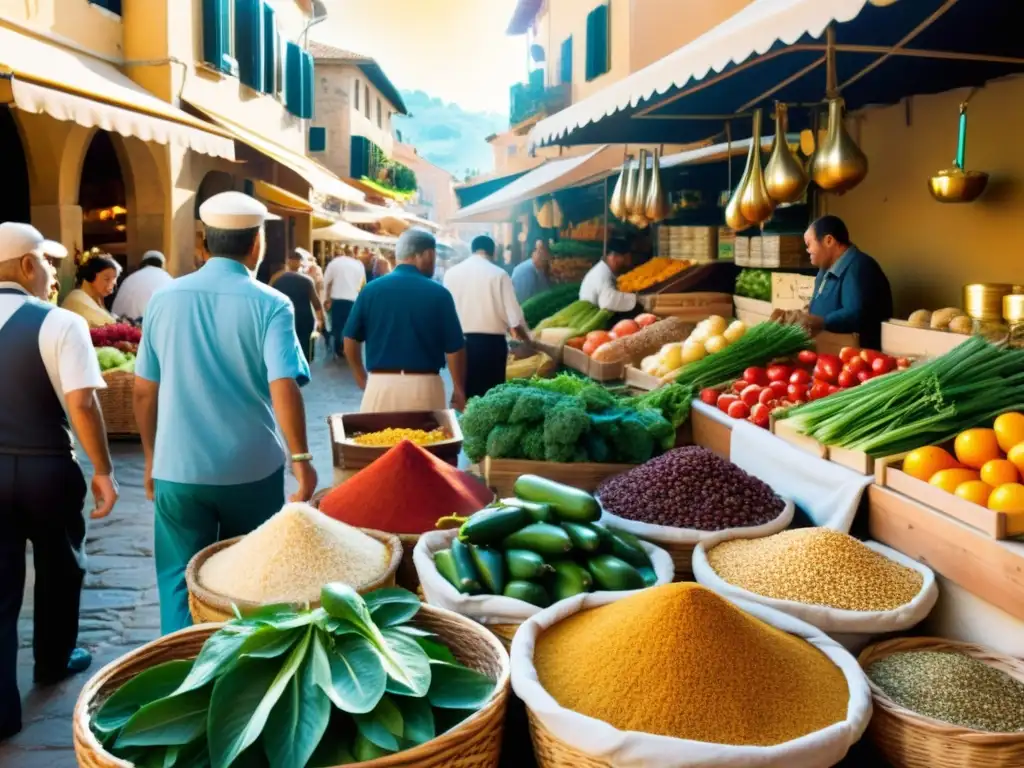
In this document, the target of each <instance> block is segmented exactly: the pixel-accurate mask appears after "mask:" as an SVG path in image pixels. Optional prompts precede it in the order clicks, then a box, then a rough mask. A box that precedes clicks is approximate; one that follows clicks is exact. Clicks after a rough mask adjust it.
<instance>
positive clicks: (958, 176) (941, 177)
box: [928, 102, 988, 203]
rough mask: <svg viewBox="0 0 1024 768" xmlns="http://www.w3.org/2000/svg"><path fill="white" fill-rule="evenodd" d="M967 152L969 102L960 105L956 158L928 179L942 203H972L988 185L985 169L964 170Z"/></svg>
mask: <svg viewBox="0 0 1024 768" xmlns="http://www.w3.org/2000/svg"><path fill="white" fill-rule="evenodd" d="M966 153H967V103H966V102H964V103H963V104H961V105H960V131H959V135H958V138H957V145H956V160H954V161H953V167H952V168H946V169H945V170H942V171H939V172H938V173H937V174H935V175H934V176H932V177H931V178H930V179H928V191H929V192H931V193H932V197H934V198H935V199H936V200H938V201H939V202H940V203H970V202H972V201H974V200H977V199H978V197H980V196H981V193H982V192H984V191H985V187H987V186H988V174H987V173H985V172H983V171H967V170H964V160H965V155H966Z"/></svg>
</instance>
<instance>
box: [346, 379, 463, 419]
mask: <svg viewBox="0 0 1024 768" xmlns="http://www.w3.org/2000/svg"><path fill="white" fill-rule="evenodd" d="M447 407H448V404H447V402H446V401H445V396H444V382H443V381H441V377H440V376H438V375H434V376H424V375H422V374H401V373H371V374H370V376H369V378H368V379H367V381H366V391H365V392H364V393H363V403H362V406H361V407H360V409H359V410H360V412H361V413H384V412H389V411H442V410H444V409H445V408H447Z"/></svg>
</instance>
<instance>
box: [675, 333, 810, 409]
mask: <svg viewBox="0 0 1024 768" xmlns="http://www.w3.org/2000/svg"><path fill="white" fill-rule="evenodd" d="M810 345H811V339H810V337H809V336H808V335H807V332H806V331H804V330H803V329H802V328H800V327H798V326H795V325H779V324H778V323H758V324H757V325H755V326H754V327H753V328H751V329H749V330H748V331H747V332H746V333H745V334H744V335H743V337H742V338H741V339H739V340H738V341H736V342H734V343H732V344H730V345H729V346H728V347H726V348H725V349H723V350H722V351H721V352H716V353H715V354H713V355H708V356H707V357H705V358H704V359H702V360H698V361H697V362H695V363H690V364H689V365H687V366H685V367H683V369H682V372H681V373H680V374H679V376H678V377H677V378H676V380H675V383H676V384H677V385H678V386H680V387H686V388H687V389H689V390H690V391H691V393H692V392H694V391H697V390H700V389H703V388H704V387H713V386H716V385H719V384H722V383H723V382H726V381H733V380H735V379H738V378H739V377H740V376H741V375H742V374H743V371H744V370H746V369H747V368H749V367H750V366H752V365H761V364H762V363H764V361H765V360H774V359H775V358H779V357H789V356H791V355H794V354H796V353H797V352H799V351H800V350H801V349H806V348H808V347H809V346H810Z"/></svg>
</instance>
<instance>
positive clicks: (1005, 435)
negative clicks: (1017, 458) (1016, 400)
mask: <svg viewBox="0 0 1024 768" xmlns="http://www.w3.org/2000/svg"><path fill="white" fill-rule="evenodd" d="M992 429H993V430H995V433H996V439H997V440H998V441H999V447H1000V448H1002V449H1003V451H1005V452H1006V453H1009V452H1010V449H1011V448H1013V446H1015V445H1020V444H1021V443H1024V413H1018V412H1017V411H1010V412H1009V413H1004V414H1002V415H1001V416H997V417H996V421H995V423H994V424H993V425H992Z"/></svg>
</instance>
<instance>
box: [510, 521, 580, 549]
mask: <svg viewBox="0 0 1024 768" xmlns="http://www.w3.org/2000/svg"><path fill="white" fill-rule="evenodd" d="M502 549H506V550H508V549H528V550H530V551H531V552H536V553H537V554H538V555H542V556H544V557H558V556H559V555H564V554H565V553H566V552H568V551H569V550H570V549H572V539H570V538H569V534H567V533H566V532H565V531H563V530H562V529H561V528H559V527H558V526H557V525H550V524H549V523H533V524H532V525H528V526H526V527H525V528H520V529H519V530H518V531H516V532H515V533H513V534H512V535H511V536H508V537H507V538H506V539H505V541H504V542H503V543H502Z"/></svg>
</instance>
